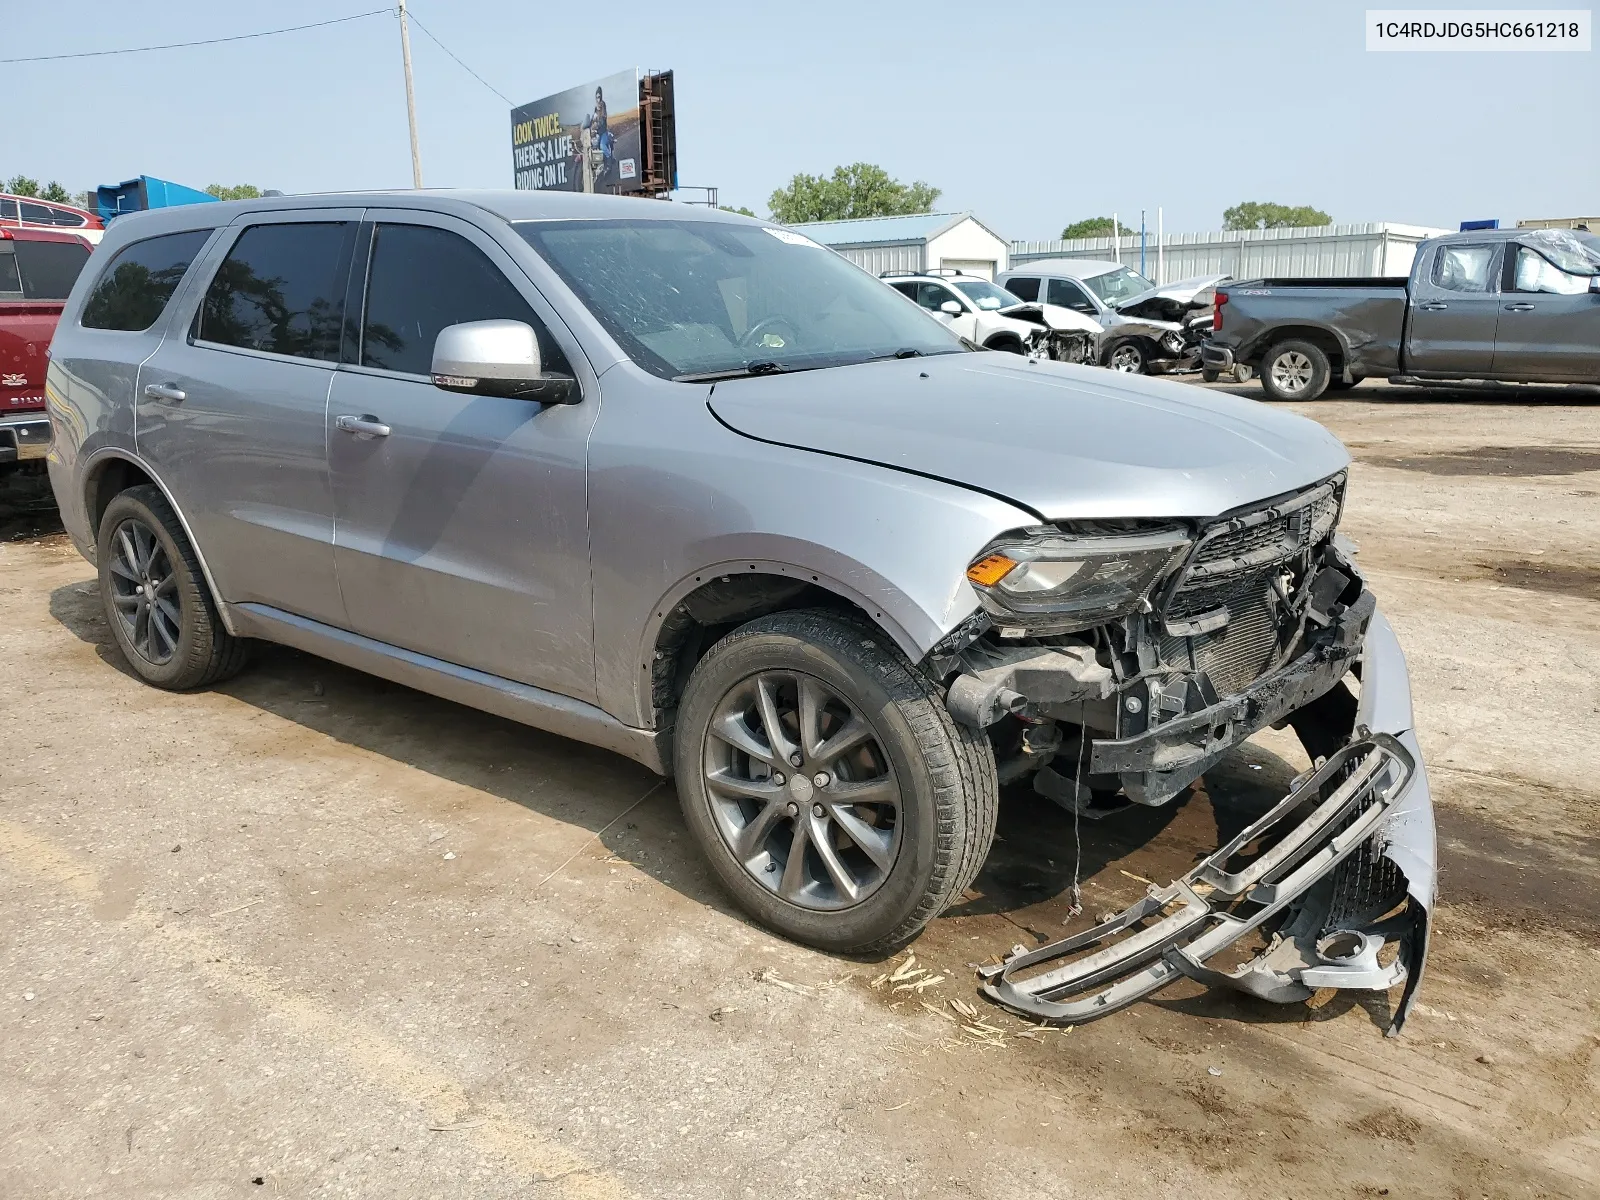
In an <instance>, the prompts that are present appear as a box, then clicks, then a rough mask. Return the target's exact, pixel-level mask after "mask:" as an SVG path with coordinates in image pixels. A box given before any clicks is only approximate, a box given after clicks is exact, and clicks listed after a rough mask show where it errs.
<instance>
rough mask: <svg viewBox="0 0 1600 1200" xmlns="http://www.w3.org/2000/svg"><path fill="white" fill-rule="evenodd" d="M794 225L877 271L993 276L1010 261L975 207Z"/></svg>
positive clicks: (1002, 269)
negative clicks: (969, 210) (966, 210)
mask: <svg viewBox="0 0 1600 1200" xmlns="http://www.w3.org/2000/svg"><path fill="white" fill-rule="evenodd" d="M791 228H793V229H795V230H797V231H799V232H801V233H803V234H805V235H806V236H807V237H808V238H811V239H812V240H813V241H817V242H821V243H822V244H823V245H824V246H829V247H831V248H833V249H834V250H837V251H838V252H839V253H840V254H842V255H844V256H845V257H846V258H848V259H849V260H850V261H851V262H853V263H855V264H856V265H858V266H860V267H864V268H865V269H866V270H868V271H871V272H872V273H873V274H874V275H881V274H883V273H884V272H885V271H932V270H935V269H938V268H941V267H942V268H947V269H954V270H957V271H963V272H965V273H966V274H968V275H981V276H983V277H984V278H985V279H993V278H994V277H995V276H996V275H997V274H999V273H1000V272H1001V271H1004V270H1005V269H1006V267H1007V265H1008V264H1009V254H1008V249H1007V246H1006V241H1005V239H1004V238H1002V237H1001V236H1000V235H999V234H997V233H995V231H994V230H992V229H990V228H989V227H988V226H987V225H985V224H984V223H983V222H982V221H980V220H978V219H977V218H976V217H974V216H973V215H972V214H971V213H918V214H916V215H915V216H909V217H867V218H864V219H862V220H858V221H811V222H807V223H806V224H803V225H794V226H791Z"/></svg>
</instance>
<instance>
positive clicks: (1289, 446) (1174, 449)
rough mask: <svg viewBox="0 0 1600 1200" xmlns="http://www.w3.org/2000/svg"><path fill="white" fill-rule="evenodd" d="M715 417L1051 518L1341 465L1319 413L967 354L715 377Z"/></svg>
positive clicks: (1177, 507)
mask: <svg viewBox="0 0 1600 1200" xmlns="http://www.w3.org/2000/svg"><path fill="white" fill-rule="evenodd" d="M708 402H709V404H710V407H711V411H712V412H713V413H714V414H715V415H716V417H717V418H718V419H719V420H720V421H721V422H722V423H723V424H724V425H726V426H728V427H729V428H730V429H733V430H734V431H736V432H738V433H742V434H744V435H746V436H748V437H753V438H759V439H760V440H762V441H765V442H774V443H777V444H778V445H784V446H793V447H796V448H798V449H803V450H816V451H820V452H822V453H825V454H835V455H838V456H840V457H842V458H851V459H857V460H860V461H864V462H870V463H876V464H878V465H881V466H885V467H892V468H895V469H898V470H904V471H911V472H914V473H915V474H918V475H927V476H932V477H934V478H938V479H945V480H949V481H951V482H953V483H958V484H962V485H964V486H967V487H972V488H976V489H978V490H980V491H984V492H988V493H990V494H991V495H995V496H1001V497H1004V498H1006V499H1008V500H1010V501H1012V502H1013V503H1015V504H1018V505H1020V506H1021V507H1023V508H1026V509H1031V510H1032V511H1033V512H1034V513H1035V514H1037V515H1038V516H1039V517H1041V518H1043V519H1046V520H1089V519H1097V518H1117V517H1158V518H1160V517H1213V516H1216V515H1218V514H1219V513H1224V512H1227V511H1229V510H1230V509H1234V508H1238V507H1239V506H1240V505H1244V504H1249V503H1251V502H1252V501H1256V500H1264V499H1266V498H1268V497H1271V496H1276V495H1280V494H1282V493H1284V492H1288V491H1293V490H1295V489H1297V488H1301V487H1305V486H1307V485H1308V484H1311V483H1314V482H1316V481H1317V480H1320V479H1324V478H1326V477H1327V476H1329V475H1331V474H1333V473H1334V472H1336V471H1338V470H1341V469H1342V468H1343V467H1345V466H1346V465H1347V464H1348V463H1349V461H1350V455H1349V454H1348V453H1347V452H1346V451H1345V448H1344V446H1343V445H1342V444H1341V443H1340V442H1339V440H1338V439H1337V438H1336V437H1334V436H1333V435H1332V434H1331V433H1329V432H1328V431H1327V430H1326V429H1324V428H1323V427H1322V426H1320V425H1318V424H1317V423H1316V422H1314V421H1309V420H1306V419H1305V418H1304V417H1297V416H1295V415H1294V414H1293V413H1290V412H1285V411H1284V410H1282V409H1279V408H1272V407H1269V406H1267V405H1265V404H1261V403H1258V402H1257V401H1254V400H1246V399H1243V398H1241V397H1238V396H1230V395H1228V394H1226V393H1224V392H1214V391H1207V390H1205V389H1202V388H1197V387H1192V386H1190V385H1188V384H1181V383H1172V382H1170V381H1167V380H1161V379H1151V378H1148V377H1146V376H1141V375H1124V374H1120V373H1117V372H1112V371H1104V370H1100V369H1098V368H1095V367H1079V366H1072V365H1069V364H1067V363H1058V362H1050V361H1033V360H1030V359H1025V358H1022V357H1019V356H1018V355H1015V354H1003V353H992V352H990V353H975V354H949V355H938V356H935V357H932V358H912V359H899V360H895V359H889V360H885V361H883V362H873V363H861V364H859V365H857V366H851V367H835V368H832V369H829V370H822V371H797V372H795V373H794V374H792V375H767V376H761V377H758V378H755V379H731V380H725V381H723V382H720V383H718V384H717V385H716V386H715V387H714V388H713V389H712V391H711V395H710V397H709V401H708Z"/></svg>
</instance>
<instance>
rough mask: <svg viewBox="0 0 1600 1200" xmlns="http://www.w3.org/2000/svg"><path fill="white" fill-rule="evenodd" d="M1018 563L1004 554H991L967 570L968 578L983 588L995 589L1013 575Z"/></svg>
mask: <svg viewBox="0 0 1600 1200" xmlns="http://www.w3.org/2000/svg"><path fill="white" fill-rule="evenodd" d="M1016 565H1017V564H1016V561H1015V560H1013V559H1009V558H1007V557H1006V556H1005V555H1004V554H991V555H989V556H988V557H986V558H980V559H979V560H978V561H977V562H975V563H973V564H972V565H971V566H970V567H968V568H967V578H968V579H970V580H972V582H973V583H976V584H979V585H981V586H983V587H993V586H994V585H995V584H997V583H999V582H1000V581H1001V580H1002V579H1004V578H1005V577H1006V576H1007V575H1009V574H1010V573H1011V568H1012V567H1015V566H1016Z"/></svg>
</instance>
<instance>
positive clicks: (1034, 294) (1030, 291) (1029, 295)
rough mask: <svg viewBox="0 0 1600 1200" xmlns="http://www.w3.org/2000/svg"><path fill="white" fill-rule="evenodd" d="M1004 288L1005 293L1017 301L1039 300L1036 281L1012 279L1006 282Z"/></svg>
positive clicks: (1037, 282)
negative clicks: (1008, 293)
mask: <svg viewBox="0 0 1600 1200" xmlns="http://www.w3.org/2000/svg"><path fill="white" fill-rule="evenodd" d="M1005 288H1006V291H1008V292H1010V293H1011V294H1012V295H1013V296H1015V297H1016V298H1017V299H1019V300H1037V299H1038V298H1039V281H1038V280H1037V279H1028V278H1026V277H1024V278H1021V279H1018V278H1015V277H1013V278H1011V279H1009V280H1007V281H1006V285H1005Z"/></svg>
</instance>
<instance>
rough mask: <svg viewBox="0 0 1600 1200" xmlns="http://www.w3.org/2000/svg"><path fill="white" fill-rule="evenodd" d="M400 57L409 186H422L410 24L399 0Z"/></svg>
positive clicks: (402, 1)
mask: <svg viewBox="0 0 1600 1200" xmlns="http://www.w3.org/2000/svg"><path fill="white" fill-rule="evenodd" d="M400 59H401V61H402V62H404V63H405V67H406V122H407V123H408V124H409V125H410V126H411V186H412V187H414V188H419V189H420V188H421V187H422V152H421V151H420V150H418V149H417V96H416V93H415V92H414V91H413V90H412V87H411V26H410V24H409V23H408V22H407V21H406V0H400Z"/></svg>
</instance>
